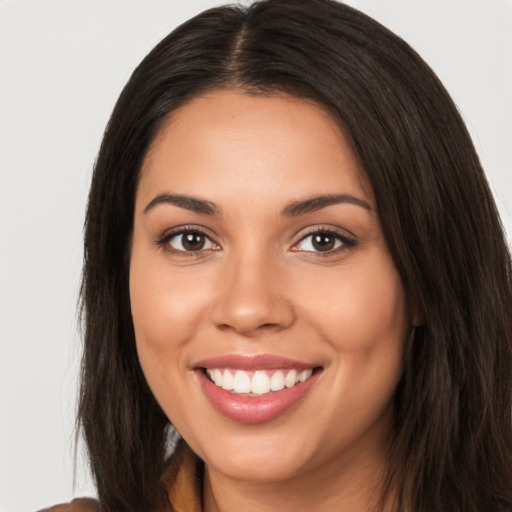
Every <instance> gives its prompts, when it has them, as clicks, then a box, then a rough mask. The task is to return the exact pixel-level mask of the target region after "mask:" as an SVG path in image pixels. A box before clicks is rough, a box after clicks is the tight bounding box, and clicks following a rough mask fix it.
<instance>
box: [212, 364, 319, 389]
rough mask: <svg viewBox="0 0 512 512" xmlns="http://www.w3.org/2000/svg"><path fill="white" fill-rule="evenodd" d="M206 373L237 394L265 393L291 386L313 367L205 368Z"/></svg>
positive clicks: (308, 375)
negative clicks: (270, 369) (248, 369)
mask: <svg viewBox="0 0 512 512" xmlns="http://www.w3.org/2000/svg"><path fill="white" fill-rule="evenodd" d="M206 373H207V375H208V376H209V377H210V379H211V380H212V381H213V382H214V383H215V384H216V385H217V386H219V387H221V388H223V389H225V390H226V391H233V392H234V393H237V394H249V393H253V394H254V395H265V394H267V393H270V392H271V391H281V390H282V389H284V388H285V387H287V388H291V387H293V386H295V385H296V384H300V383H301V382H304V381H305V380H307V379H309V378H310V377H311V375H312V374H313V369H312V368H309V369H307V370H302V371H300V372H298V371H297V370H277V371H273V372H268V373H267V372H266V371H265V370H256V371H254V372H252V371H251V372H246V371H244V370H233V369H222V370H221V369H219V368H214V369H210V368H208V369H206Z"/></svg>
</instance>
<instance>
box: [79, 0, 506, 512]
mask: <svg viewBox="0 0 512 512" xmlns="http://www.w3.org/2000/svg"><path fill="white" fill-rule="evenodd" d="M85 246H86V261H85V266H84V280H83V289H82V297H83V308H84V309H83V310H84V320H85V328H86V331H85V353H84V363H83V374H82V389H81V402H80V411H79V419H80V425H81V428H82V430H83V433H84V435H85V438H86V441H87V445H88V448H89V453H90V459H91V467H92V470H93V474H94V477H95V480H96V483H97V486H98V493H99V502H100V504H101V505H98V506H99V507H100V508H101V509H104V510H116V511H117V510H134V511H135V510H139V511H140V510H173V509H174V510H205V511H217V510H221V511H230V510H248V511H249V510H283V511H286V510H292V509H293V510H302V509H304V510H312V509H313V510H351V511H352V510H389V511H415V512H416V511H429V510H439V511H445V510H450V511H462V510H464V511H466V510H469V511H481V510H493V511H500V510H512V481H511V480H512V468H511V465H512V454H511V450H512V448H511V447H512V428H511V403H512V397H511V381H510V377H511V362H512V359H511V357H512V356H511V341H512V340H511V332H512V325H511V324H512V320H511V315H510V311H511V309H512V292H511V263H510V255H509V253H508V251H507V246H506V243H505V241H504V237H503V232H502V229H501V226H500V223H499V219H498V215H497V212H496V208H495V205H494V202H493V200H492V197H491V194H490V192H489V189H488V186H487V183H486V181H485V178H484V175H483V172H482V170H481V166H480V164H479V161H478V157H477V156H476V153H475V151H474V149H473V147H472V144H471V141H470V138H469V136H468V133H467V131H466V129H465V127H464V125H463V123H462V121H461V119H460V116H459V114H458V113H457V110H456V108H455V106H454V105H453V103H452V101H451V100H450V98H449V96H448V94H447V93H446V91H445V90H444V88H443V87H442V85H441V84H440V83H439V81H438V80H437V78H436V77H435V76H434V74H433V73H432V71H431V70H430V69H429V68H428V67H427V66H426V64H424V63H423V61H421V59H420V58H419V57H418V56H417V55H416V54H415V53H414V52H413V51H412V50H411V49H410V48H409V47H408V46H407V45H406V44H405V43H404V42H403V41H401V40H400V39H399V38H397V37H396V36H394V35H393V34H391V33H390V32H389V31H388V30H386V29H385V28H383V27H382V26H380V25H379V24H377V23H376V22H374V21H373V20H371V19H369V18H368V17H366V16H364V15H362V14H360V13H359V12H357V11H355V10H353V9H351V8H348V7H346V6H343V5H341V4H338V3H335V2H332V1H329V0H317V1H312V0H298V1H297V0H293V1H292V0H281V1H264V2H261V3H255V4H253V5H252V6H250V7H248V8H246V9H244V8H239V7H226V8H219V9H213V10H210V11H206V12H205V13H203V14H201V15H199V16H197V17H196V18H194V19H192V20H190V21H189V22H187V23H185V24H184V25H182V26H181V27H179V28H178V29H177V30H175V31H174V32H173V33H172V34H170V35H169V36H168V37H167V38H166V39H164V40H163V41H162V42H161V43H160V44H159V45H158V46H157V47H156V48H155V49H154V50H153V51H152V52H151V53H150V54H149V55H148V56H147V57H146V58H145V59H144V61H143V62H142V63H141V64H140V66H139V67H138V68H137V70H136V71H135V72H134V74H133V76H132V77H131V79H130V81H129V82H128V84H127V86H126V87H125V89H124V91H123V93H122V95H121V97H120V99H119V101H118V104H117V105H116V108H115V110H114V113H113V115H112V118H111V120H110V123H109V125H108V127H107V130H106V133H105V137H104V140H103V144H102V147H101V150H100V154H99V157H98V160H97V163H96V168H95V172H94V177H93V183H92V186H91V192H90V197H89V205H88V212H87V220H86V233H85ZM176 431H177V432H179V434H180V436H179V437H180V440H179V441H177V446H176V447H175V446H174V443H175V442H176V439H177V435H176ZM169 455H170V456H169ZM81 506H83V507H85V509H88V508H87V504H86V503H85V502H82V503H80V502H79V501H75V502H73V505H72V506H71V510H75V509H76V510H80V508H79V507H81ZM95 506H96V505H94V504H90V505H89V507H91V509H94V507H95Z"/></svg>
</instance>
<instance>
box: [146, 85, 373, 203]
mask: <svg viewBox="0 0 512 512" xmlns="http://www.w3.org/2000/svg"><path fill="white" fill-rule="evenodd" d="M369 190H370V189H369V186H368V185H367V183H366V180H365V177H364V174H363V173H362V171H361V169H360V167H359V165H358V163H357V160H356V158H355V156H354V153H353V151H352V150H351V148H350V146H349V143H348V142H347V139H346V137H345V135H344V133H343V130H342V128H341V126H340V124H339V123H337V122H336V121H335V120H334V118H333V116H331V114H330V113H328V112H327V110H326V109H324V108H323V107H321V106H319V105H318V104H316V103H314V102H312V101H308V100H304V99H300V98H296V97H293V96H288V95H284V94H280V95H272V96H268V95H255V94H249V93H247V92H243V91H216V92H213V93H210V94H207V95H204V96H200V97H197V98H194V99H192V100H191V101H189V102H188V103H186V104H185V105H184V106H182V107H181V108H180V109H178V110H176V111H174V112H173V113H172V114H171V116H170V117H169V118H168V119H167V120H166V122H165V123H164V125H163V127H162V129H161V130H160V131H159V133H158V134H157V136H156V138H155V140H154V142H153V144H152V146H151V148H150V150H149V152H148V154H147V156H146V159H145V161H144V164H143V168H142V172H141V179H140V182H139V190H138V196H140V195H143V196H145V197H147V198H149V196H150V195H151V194H157V193H162V192H173V193H191V191H193V192H194V193H195V194H196V195H197V194H199V195H201V194H204V195H209V194H211V193H214V194H215V195H216V196H217V198H218V199H221V198H222V197H223V196H226V197H227V196H229V195H230V194H231V195H233V194H238V195H241V194H248V193H249V194H250V195H251V197H254V196H258V194H259V195H260V197H261V196H264V197H265V198H266V199H267V200H270V198H271V197H272V196H274V195H281V196H282V195H283V192H286V193H287V194H288V195H289V196H290V198H291V199H293V198H299V197H302V196H304V195H314V194H325V193H336V192H343V193H357V194H359V195H365V196H366V198H367V199H368V198H369V196H371V192H370V191H369Z"/></svg>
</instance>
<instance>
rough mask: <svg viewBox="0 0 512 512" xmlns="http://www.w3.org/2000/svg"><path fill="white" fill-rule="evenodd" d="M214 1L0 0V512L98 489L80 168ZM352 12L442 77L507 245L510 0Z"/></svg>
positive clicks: (375, 5)
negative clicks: (173, 38)
mask: <svg viewBox="0 0 512 512" xmlns="http://www.w3.org/2000/svg"><path fill="white" fill-rule="evenodd" d="M221 3H223V2H217V1H215V0H187V1H175V0H74V1H70V0H0V510H1V511H2V512H17V511H30V510H37V509H38V508H41V507H43V506H48V505H50V504H55V503H59V502H62V501H67V500H69V499H71V498H72V496H80V495H94V488H93V486H92V484H91V480H90V478H89V476H88V474H87V470H86V467H85V465H84V463H83V457H80V453H82V451H83V449H79V451H78V453H79V457H78V464H77V468H76V469H77V471H76V482H75V484H73V446H74V445H73V425H74V415H75V395H76V381H77V373H78V361H79V357H80V335H79V330H78V327H77V326H78V322H77V313H76V303H77V294H78V286H79V277H80V268H81V263H82V224H83V219H84V209H85V202H86V197H87V189H88V184H89V180H90V176H91V169H92V166H93V163H94V159H95V156H96V153H97V151H98V148H99V144H100V140H101V136H102V131H103V129H104V127H105V124H106V122H107V120H108V118H109V115H110V113H111V110H112V108H113V105H114V102H115V100H116V98H117V96H118V95H119V93H120V91H121V88H122V87H123V85H124V84H125V82H126V81H127V79H128V78H129V76H130V73H131V72H132V71H133V69H134V68H135V66H136V65H137V64H138V62H139V61H140V60H141V59H142V58H143V57H144V56H145V55H146V53H147V52H148V51H149V50H150V49H151V48H152V47H153V46H154V45H155V44H156V43H157V42H158V41H159V40H160V39H161V38H162V37H163V36H165V35H166V34H167V33H168V32H169V31H170V30H171V29H172V28H174V27H175V26H177V25H178V24H179V23H181V22H183V21H185V20H186V19H188V18H189V17H191V16H192V15H194V14H196V13H198V12H199V11H201V10H203V9H205V8H207V7H212V6H215V5H219V4H221ZM244 3H248V2H244ZM347 3H350V4H351V5H354V6H355V7H358V8H359V9H361V10H362V11H364V12H366V13H368V14H370V15H372V16H373V17H375V18H376V19H377V20H379V21H381V22H382V23H384V24H385V25H387V26H388V27H389V28H391V29H392V30H394V31H395V32H396V33H398V34H399V35H401V36H402V37H403V38H404V39H406V40H407V41H408V42H409V43H410V44H411V45H412V46H413V47H414V48H415V49H416V50H417V51H418V52H419V53H420V54H421V55H422V56H423V58H424V59H425V60H426V61H427V62H428V63H429V64H430V65H431V66H432V67H433V68H434V70H435V71H436V72H437V73H438V75H439V77H440V78H441V80H442V81H443V82H444V83H445V85H446V87H447V88H448V90H449V91H450V93H451V94H452V96H453V97H454V99H455V101H456V103H457V104H458V106H459V108H460V111H461V112H462V114H463V117H464V119H465V120H466V122H467V124H468V126H469V129H470V132H471V134H472V137H473V139H474V142H475V144H476V147H477V150H478V152H479V154H480V157H481V160H482V162H483V165H484V168H485V169H486V171H487V174H488V178H489V180H490V182H491V185H492V188H493V190H494V192H495V196H496V200H497V203H498V206H499V208H500V211H501V215H502V218H503V221H504V224H505V227H506V229H507V232H508V237H509V241H510V240H512V171H511V161H512V149H511V146H512V99H511V94H510V91H512V0H351V1H349V2H347ZM475 236H478V233H475Z"/></svg>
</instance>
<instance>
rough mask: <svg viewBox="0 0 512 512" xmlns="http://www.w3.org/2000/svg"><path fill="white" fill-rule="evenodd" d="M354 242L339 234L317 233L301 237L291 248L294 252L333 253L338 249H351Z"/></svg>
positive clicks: (329, 232)
mask: <svg viewBox="0 0 512 512" xmlns="http://www.w3.org/2000/svg"><path fill="white" fill-rule="evenodd" d="M353 245H354V242H353V241H352V240H350V239H349V238H348V237H346V236H344V235H342V234H341V233H334V232H331V231H323V230H322V231H320V230H319V231H317V232H315V233H311V234H309V235H306V236H305V237H303V238H302V239H301V240H300V241H299V242H298V243H297V244H296V245H295V246H294V248H293V250H294V251H300V252H313V253H330V252H332V253H335V252H337V250H338V249H343V248H348V247H352V246H353Z"/></svg>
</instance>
